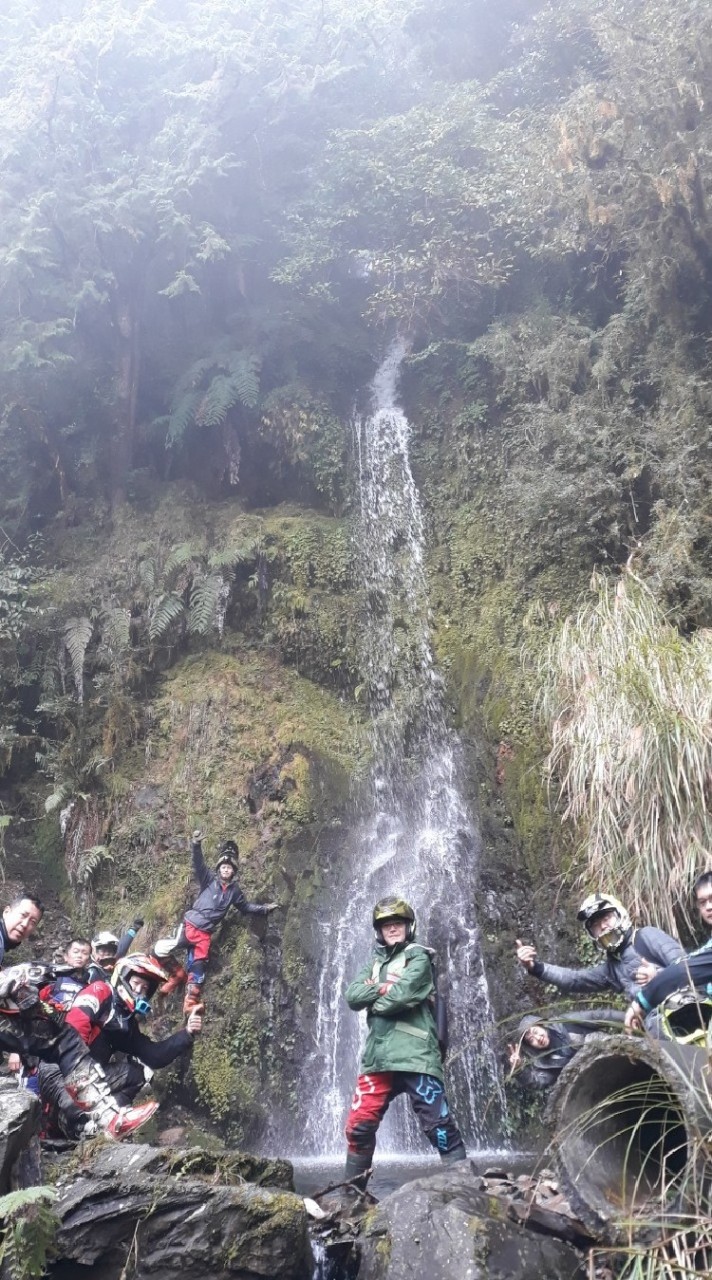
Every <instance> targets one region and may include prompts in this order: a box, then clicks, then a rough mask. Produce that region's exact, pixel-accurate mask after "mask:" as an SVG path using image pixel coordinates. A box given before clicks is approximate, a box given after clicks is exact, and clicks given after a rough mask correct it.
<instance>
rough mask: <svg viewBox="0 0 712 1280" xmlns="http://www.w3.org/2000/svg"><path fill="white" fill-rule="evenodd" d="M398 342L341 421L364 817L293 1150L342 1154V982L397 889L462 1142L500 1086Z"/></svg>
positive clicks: (349, 1061) (495, 1109) (338, 899)
mask: <svg viewBox="0 0 712 1280" xmlns="http://www.w3.org/2000/svg"><path fill="white" fill-rule="evenodd" d="M404 354H405V345H404V343H402V342H400V341H399V342H396V343H395V344H394V345H393V347H392V348H391V351H390V352H389V354H388V356H387V358H386V359H385V361H384V362H383V364H382V365H381V368H380V369H379V371H378V373H377V375H376V377H375V379H374V382H373V390H372V395H373V407H372V412H371V413H370V414H368V415H367V416H364V417H363V418H361V419H359V420H358V421H357V422H356V424H355V448H356V457H357V461H358V473H359V475H358V478H359V490H360V528H359V558H360V568H361V577H362V583H361V586H362V591H363V599H364V626H363V649H362V654H361V669H362V674H363V680H364V685H365V688H366V690H367V693H368V699H369V707H370V711H371V718H372V732H373V746H374V767H373V770H372V775H371V794H370V796H369V797H367V798H366V799H365V802H364V803H365V807H366V809H367V815H366V817H365V818H364V820H363V822H362V823H361V824H360V825H359V827H358V828H357V829H356V830H355V831H354V832H352V834H351V837H350V840H349V847H348V849H347V850H345V856H344V859H343V866H344V867H345V868H346V870H345V872H344V873H342V875H341V877H340V879H339V882H338V883H334V884H333V885H331V886H330V890H331V893H330V897H331V901H332V902H333V911H332V912H331V913H330V915H329V918H326V919H324V920H323V922H322V929H323V935H324V945H323V961H322V964H321V967H320V973H319V985H318V1000H317V1018H316V1027H315V1049H314V1052H313V1053H312V1054H311V1056H310V1059H309V1062H308V1063H307V1068H306V1078H307V1079H309V1080H311V1081H312V1082H318V1083H317V1087H316V1089H314V1085H313V1084H312V1087H311V1090H310V1092H312V1093H313V1094H314V1102H313V1105H312V1110H311V1112H310V1114H309V1115H308V1117H307V1121H306V1126H305V1130H306V1131H305V1133H304V1139H303V1149H304V1146H305V1147H306V1148H307V1149H309V1150H311V1151H312V1152H313V1153H314V1154H315V1155H328V1154H333V1155H336V1154H338V1153H340V1152H341V1151H342V1150H343V1149H344V1139H343V1125H344V1119H345V1115H346V1110H347V1107H348V1102H349V1100H350V1091H351V1089H352V1087H353V1083H354V1081H355V1078H356V1073H357V1067H358V1059H359V1054H360V1048H361V1043H362V1039H363V1033H364V1029H365V1018H364V1016H363V1015H362V1016H361V1017H357V1016H356V1015H355V1014H354V1013H352V1012H351V1011H350V1010H349V1009H348V1007H347V1005H346V1003H345V1001H344V990H345V987H346V985H347V984H348V982H349V981H350V980H351V978H353V977H354V976H355V974H356V972H357V971H358V969H359V968H360V967H361V966H362V965H363V964H364V963H365V962H366V960H367V958H368V954H369V947H370V945H371V944H372V941H373V933H372V930H371V911H372V908H373V904H374V902H375V901H377V899H379V898H381V897H384V896H385V895H386V894H390V893H397V894H399V895H401V896H403V897H406V898H407V899H408V900H409V901H410V902H412V904H413V906H414V907H415V910H416V914H417V920H418V937H419V939H420V941H421V942H427V943H428V945H430V946H433V947H434V948H435V949H436V951H437V953H438V962H439V968H440V971H441V973H443V974H444V976H445V986H446V991H447V998H448V1008H449V1015H450V1044H451V1051H452V1052H453V1055H454V1057H455V1061H454V1064H453V1069H452V1071H451V1072H449V1082H448V1089H449V1095H450V1100H451V1103H452V1107H453V1110H454V1112H455V1115H456V1117H457V1120H458V1124H459V1126H460V1128H461V1130H462V1132H463V1136H464V1137H465V1140H466V1141H467V1142H468V1143H469V1144H470V1145H472V1144H474V1145H477V1146H480V1145H484V1144H485V1143H486V1141H487V1139H488V1138H490V1137H493V1136H495V1135H496V1136H497V1137H498V1138H499V1136H500V1133H501V1123H502V1117H503V1113H504V1095H503V1090H502V1086H501V1080H500V1076H499V1072H498V1069H497V1063H496V1059H495V1057H494V1053H493V1051H492V1047H491V1043H490V1039H489V1037H490V1034H491V1028H492V1015H491V1008H490V1003H489V996H488V992H487V983H486V980H485V975H484V970H483V966H482V956H481V950H480V944H479V933H478V927H477V919H476V911H475V894H476V887H477V861H478V853H479V835H478V832H477V830H476V828H475V827H474V825H473V822H472V819H471V817H470V815H469V813H468V811H467V807H466V805H465V802H464V799H463V796H462V793H461V790H460V787H459V783H458V774H459V753H460V748H459V743H458V741H457V739H456V737H455V736H454V735H453V734H452V732H451V731H450V730H449V728H448V726H447V724H446V720H445V714H444V708H443V695H442V681H441V679H440V677H439V675H438V672H437V669H436V666H435V661H434V657H433V652H432V646H431V640H430V625H429V606H428V593H427V582H426V577H425V570H424V545H425V538H424V529H423V517H422V511H421V507H420V501H419V497H418V492H417V489H416V486H415V482H414V480H413V475H412V472H411V469H410V460H409V443H410V427H409V423H408V420H407V418H406V417H405V415H404V414H403V412H402V411H401V410H400V409H399V408H398V406H397V403H396V387H397V380H398V374H399V369H400V365H401V362H402V360H403V356H404ZM422 1144H423V1140H422V1137H421V1136H420V1135H419V1134H418V1131H417V1128H416V1126H415V1125H414V1123H413V1121H412V1118H411V1116H410V1112H409V1111H407V1110H406V1109H405V1108H402V1107H401V1106H398V1105H397V1106H396V1107H394V1108H393V1111H392V1112H391V1113H389V1115H388V1116H387V1117H386V1121H385V1122H384V1124H383V1125H382V1126H381V1130H380V1131H379V1149H380V1150H381V1151H391V1152H399V1153H402V1152H408V1151H413V1150H418V1149H422Z"/></svg>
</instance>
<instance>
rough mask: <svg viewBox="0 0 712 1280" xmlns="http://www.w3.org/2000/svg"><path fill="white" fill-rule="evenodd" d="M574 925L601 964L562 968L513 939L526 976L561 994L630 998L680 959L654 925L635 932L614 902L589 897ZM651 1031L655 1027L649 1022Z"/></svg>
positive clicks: (677, 948) (674, 944)
mask: <svg viewBox="0 0 712 1280" xmlns="http://www.w3.org/2000/svg"><path fill="white" fill-rule="evenodd" d="M576 918H577V920H579V921H580V922H581V924H582V925H583V926H584V928H585V930H586V932H587V933H588V935H589V937H591V938H592V939H593V941H594V942H595V944H596V946H597V948H598V950H599V951H602V952H603V954H604V956H605V959H603V960H602V961H601V962H600V964H594V965H589V966H588V967H587V968H582V969H569V968H563V967H562V966H561V965H556V964H547V963H545V962H544V961H542V960H540V959H539V958H538V956H537V953H536V948H535V947H534V946H532V945H531V944H530V943H524V942H521V941H520V940H519V939H517V959H518V961H519V963H520V964H521V965H523V967H524V968H525V969H526V970H527V972H528V973H530V974H531V975H532V977H534V978H539V980H540V981H541V982H550V983H552V984H553V986H555V987H558V988H559V990H560V991H565V992H566V993H567V994H571V993H573V992H576V991H580V992H586V993H590V992H596V991H619V992H623V993H624V994H625V995H626V996H628V998H629V999H630V998H632V997H633V996H634V994H635V992H636V990H637V989H638V988H639V987H642V986H645V984H646V983H648V982H650V980H651V978H653V977H654V976H655V974H656V973H657V972H658V971H659V970H660V969H664V968H665V966H666V965H668V964H671V963H672V961H673V960H678V959H679V958H680V956H682V954H683V950H682V947H681V946H680V943H679V942H678V941H677V939H676V938H672V937H670V934H669V933H664V932H663V930H662V929H658V928H656V927H655V926H654V925H645V926H644V927H643V928H642V929H636V928H634V926H633V922H632V920H631V918H630V916H629V914H628V912H627V910H626V908H625V907H624V906H623V903H622V902H619V901H618V899H617V898H614V897H613V896H612V895H611V894H608V893H592V894H590V895H589V897H588V898H586V900H585V901H584V902H582V904H581V906H580V908H579V911H578V914H577V917H576ZM650 1029H651V1030H653V1029H654V1028H653V1023H652V1022H651V1027H650Z"/></svg>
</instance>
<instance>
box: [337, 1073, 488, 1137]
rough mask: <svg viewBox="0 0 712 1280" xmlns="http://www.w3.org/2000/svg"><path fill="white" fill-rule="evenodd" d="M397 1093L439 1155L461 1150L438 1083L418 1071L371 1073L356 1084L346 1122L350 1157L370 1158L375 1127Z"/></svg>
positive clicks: (442, 1085)
mask: <svg viewBox="0 0 712 1280" xmlns="http://www.w3.org/2000/svg"><path fill="white" fill-rule="evenodd" d="M399 1093H406V1094H407V1095H408V1098H409V1099H410V1104H411V1106H412V1108H413V1110H414V1112H415V1114H416V1116H417V1117H418V1123H419V1124H420V1127H421V1129H422V1130H423V1133H424V1134H425V1136H426V1138H427V1139H428V1142H430V1143H432V1145H433V1146H434V1147H435V1149H436V1150H437V1151H438V1152H439V1153H440V1155H441V1156H443V1155H449V1154H450V1152H452V1151H455V1150H456V1149H457V1148H458V1147H463V1142H462V1137H461V1135H460V1131H459V1129H458V1127H457V1125H456V1124H455V1121H454V1118H453V1116H452V1115H451V1113H450V1107H449V1106H448V1101H447V1098H446V1096H445V1086H444V1084H443V1082H442V1080H438V1079H437V1077H436V1076H425V1075H420V1074H419V1073H418V1072H409V1071H372V1072H371V1073H370V1074H369V1075H362V1076H359V1078H358V1080H357V1081H356V1091H355V1093H354V1096H353V1101H352V1103H351V1110H350V1111H349V1114H348V1116H347V1119H346V1140H347V1143H348V1149H349V1151H350V1152H351V1154H352V1155H362V1156H366V1155H368V1156H372V1155H373V1153H374V1151H375V1149H376V1131H377V1129H378V1126H379V1124H380V1123H381V1121H382V1119H383V1117H384V1115H385V1114H386V1111H387V1110H388V1107H389V1105H390V1103H391V1102H392V1101H393V1099H394V1098H397V1097H398V1094H399ZM463 1151H464V1147H463Z"/></svg>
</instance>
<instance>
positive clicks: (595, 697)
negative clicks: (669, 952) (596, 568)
mask: <svg viewBox="0 0 712 1280" xmlns="http://www.w3.org/2000/svg"><path fill="white" fill-rule="evenodd" d="M594 589H595V592H596V598H595V600H594V601H593V602H592V603H589V604H587V605H585V606H584V607H583V608H582V609H581V610H580V611H579V612H578V614H577V615H575V616H573V617H569V618H567V619H566V620H565V621H564V623H563V624H562V626H561V628H560V629H559V630H558V631H557V633H556V635H555V636H554V638H553V639H552V641H551V643H550V645H549V647H548V649H547V650H546V652H545V654H544V655H543V657H542V658H541V659H540V661H539V664H538V668H537V682H538V685H539V689H540V699H541V710H542V713H543V715H544V716H545V718H546V720H547V722H548V723H549V725H550V726H551V734H552V749H551V753H550V755H549V758H548V769H549V773H550V776H551V777H552V778H554V779H556V782H557V785H558V787H559V790H560V797H561V800H562V802H563V806H564V810H563V816H564V818H565V819H569V820H570V821H571V822H572V823H574V824H575V825H576V827H577V829H578V832H579V834H580V836H581V838H582V842H583V849H584V852H585V860H586V880H587V882H588V883H591V884H593V885H604V886H609V887H610V888H611V889H612V890H614V891H615V892H617V893H619V894H620V896H621V897H622V898H624V899H625V901H627V902H629V903H631V905H632V906H633V908H634V910H635V911H636V912H637V913H639V914H641V915H643V916H648V915H650V914H652V915H654V917H655V918H656V919H657V920H660V921H661V922H662V923H663V925H664V926H666V927H668V928H670V929H673V930H674V928H675V911H676V909H677V910H678V911H679V912H680V913H681V914H682V915H683V916H684V917H686V918H687V917H688V915H689V894H690V885H691V883H692V880H693V878H694V875H695V873H696V871H697V870H698V868H699V866H700V864H701V863H702V862H703V861H704V859H705V857H706V856H707V852H708V850H709V848H710V844H711V842H712V818H711V817H710V799H711V797H710V778H712V743H711V739H710V724H712V686H711V685H710V679H709V672H710V662H711V661H712V637H711V636H710V633H709V632H708V631H707V632H701V633H698V634H697V635H695V636H693V637H692V639H691V640H686V639H685V638H684V637H683V636H681V635H680V634H679V632H678V631H677V630H676V629H675V628H674V627H673V626H671V625H670V623H668V622H667V621H666V619H665V617H664V614H663V613H662V611H661V609H660V607H659V605H658V604H657V602H656V601H655V599H654V597H653V596H652V594H651V592H650V591H649V590H648V589H647V588H646V587H645V585H644V584H643V583H642V582H641V581H640V580H639V579H638V578H636V577H635V576H634V575H633V574H632V573H631V572H628V573H627V574H626V576H625V577H624V578H622V579H620V580H619V581H618V582H617V583H613V582H611V581H610V580H608V579H606V578H603V577H601V576H600V575H599V576H597V577H596V578H595V580H594Z"/></svg>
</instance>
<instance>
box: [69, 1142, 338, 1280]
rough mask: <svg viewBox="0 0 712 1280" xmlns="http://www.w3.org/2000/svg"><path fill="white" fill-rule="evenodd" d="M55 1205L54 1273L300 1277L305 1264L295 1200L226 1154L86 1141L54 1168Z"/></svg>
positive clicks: (303, 1227) (107, 1278)
mask: <svg viewBox="0 0 712 1280" xmlns="http://www.w3.org/2000/svg"><path fill="white" fill-rule="evenodd" d="M266 1163H267V1162H265V1164H266ZM252 1172H257V1171H256V1170H252ZM278 1172H279V1173H280V1175H282V1174H283V1170H279V1171H278ZM55 1211H56V1213H57V1216H58V1218H59V1229H58V1232H57V1240H56V1249H57V1254H58V1257H59V1259H60V1260H61V1261H59V1263H58V1264H57V1267H56V1273H57V1275H58V1276H69V1275H72V1276H73V1277H75V1278H76V1276H77V1275H81V1276H82V1278H83V1280H119V1277H121V1276H122V1275H125V1274H126V1273H127V1272H126V1268H127V1265H128V1267H129V1269H130V1274H131V1276H132V1277H133V1280H176V1277H181V1280H236V1278H239V1280H270V1278H271V1277H274V1278H275V1280H277V1277H279V1280H308V1278H309V1277H310V1276H311V1274H312V1270H313V1260H312V1255H311V1249H310V1245H309V1239H308V1234H307V1215H306V1211H305V1208H304V1204H303V1201H302V1200H301V1199H300V1198H299V1197H298V1196H296V1195H294V1194H293V1193H292V1192H290V1191H285V1190H283V1189H281V1188H275V1187H271V1188H270V1187H265V1186H257V1185H255V1184H254V1183H250V1182H247V1181H245V1180H244V1178H243V1177H242V1176H241V1174H240V1172H239V1171H238V1165H237V1164H236V1161H235V1158H232V1157H230V1156H227V1157H226V1158H225V1159H222V1160H221V1159H220V1158H219V1157H215V1156H208V1155H207V1153H205V1152H202V1151H200V1150H195V1149H192V1148H191V1149H186V1150H182V1151H177V1150H171V1149H170V1148H165V1147H163V1148H160V1149H159V1148H155V1147H149V1146H129V1145H111V1146H109V1145H105V1144H97V1143H90V1144H88V1145H87V1148H86V1149H85V1151H84V1152H83V1153H82V1154H81V1155H80V1156H79V1159H77V1157H76V1156H74V1157H72V1158H71V1159H70V1161H69V1162H67V1164H66V1166H65V1167H63V1168H62V1169H61V1172H60V1176H59V1181H58V1183H57V1202H56V1205H55Z"/></svg>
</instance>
